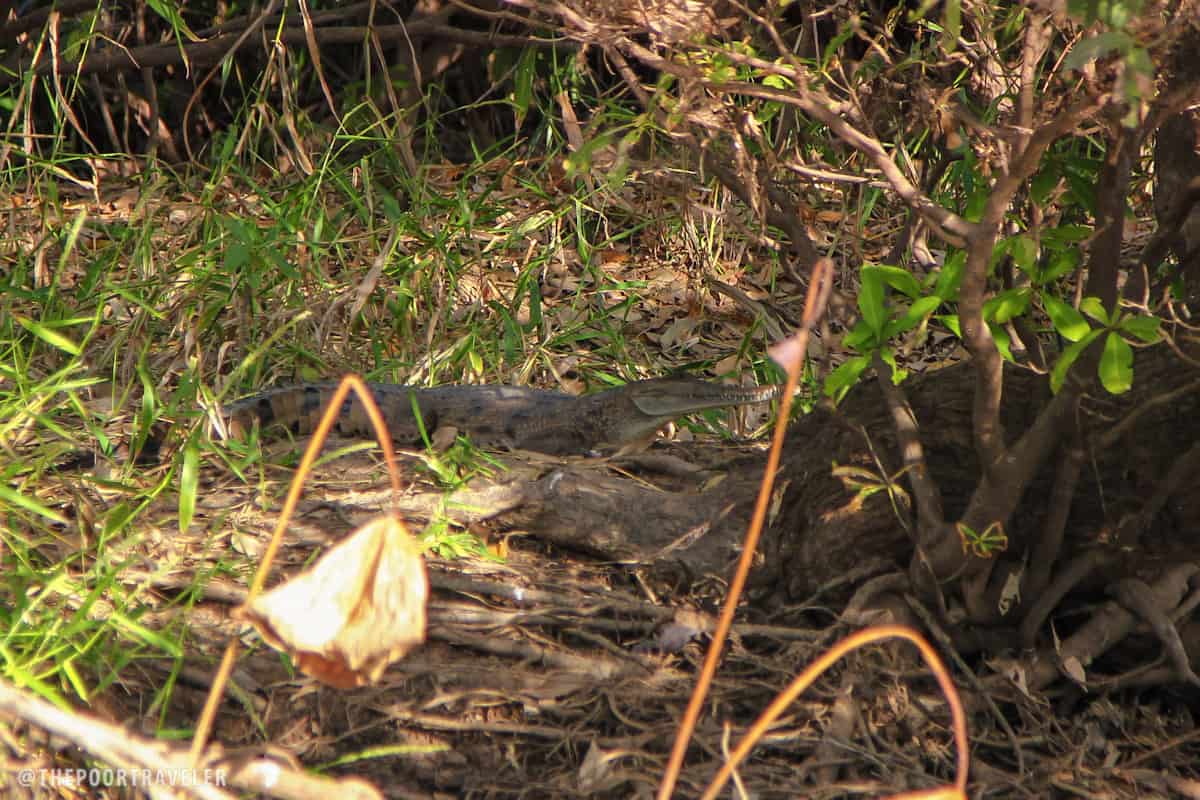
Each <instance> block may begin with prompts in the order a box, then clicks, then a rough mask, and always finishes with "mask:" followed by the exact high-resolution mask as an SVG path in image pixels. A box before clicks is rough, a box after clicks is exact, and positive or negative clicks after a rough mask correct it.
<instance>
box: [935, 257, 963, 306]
mask: <svg viewBox="0 0 1200 800" xmlns="http://www.w3.org/2000/svg"><path fill="white" fill-rule="evenodd" d="M966 263H967V253H966V251H965V250H958V251H956V252H954V253H952V254H950V256H948V257H947V258H946V263H945V264H943V265H942V268H941V269H940V270H938V279H937V285H936V286H934V289H933V293H934V294H936V295H937V296H938V297H940V298H942V300H943V301H945V302H951V301H954V300H957V299H958V287H959V284H961V283H962V276H963V267H964V266H966Z"/></svg>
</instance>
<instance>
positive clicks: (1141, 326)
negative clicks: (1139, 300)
mask: <svg viewBox="0 0 1200 800" xmlns="http://www.w3.org/2000/svg"><path fill="white" fill-rule="evenodd" d="M1161 322H1162V321H1161V320H1160V319H1159V318H1158V317H1126V318H1125V319H1123V320H1121V324H1120V326H1119V327H1120V329H1121V330H1123V331H1125V332H1126V333H1128V334H1130V335H1132V336H1136V337H1137V338H1138V339H1141V340H1142V341H1143V342H1145V343H1146V344H1154V343H1155V342H1157V341H1158V340H1159V338H1160V337H1159V335H1158V328H1159V325H1160V324H1161Z"/></svg>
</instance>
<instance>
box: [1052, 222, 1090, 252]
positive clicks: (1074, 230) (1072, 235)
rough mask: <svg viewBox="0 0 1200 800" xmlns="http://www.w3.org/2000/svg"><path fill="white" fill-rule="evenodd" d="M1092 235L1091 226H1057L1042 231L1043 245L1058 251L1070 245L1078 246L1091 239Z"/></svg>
mask: <svg viewBox="0 0 1200 800" xmlns="http://www.w3.org/2000/svg"><path fill="white" fill-rule="evenodd" d="M1091 235H1092V226H1091V225H1056V226H1055V227H1053V228H1047V229H1046V230H1044V231H1042V245H1043V246H1052V247H1054V248H1055V249H1058V248H1059V247H1064V246H1066V245H1068V244H1078V243H1079V242H1082V241H1084V240H1085V239H1088V238H1091Z"/></svg>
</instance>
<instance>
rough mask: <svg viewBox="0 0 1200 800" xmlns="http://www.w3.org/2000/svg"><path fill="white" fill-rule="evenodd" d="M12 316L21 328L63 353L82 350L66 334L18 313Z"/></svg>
mask: <svg viewBox="0 0 1200 800" xmlns="http://www.w3.org/2000/svg"><path fill="white" fill-rule="evenodd" d="M13 316H14V317H15V318H16V320H17V322H18V323H20V325H21V327H22V328H24V329H25V330H27V331H29V332H30V333H32V334H33V335H34V336H36V337H38V338H39V339H41V340H42V341H43V342H45V343H46V344H48V345H50V346H51V347H54V348H57V349H59V350H62V351H63V352H64V353H67V354H69V355H73V356H77V355H79V353H80V352H82V351H81V349H80V347H79V345H77V344H75V342H73V341H71V340H70V339H68V338H67V337H66V336H63V335H62V334H61V333H59V332H58V331H56V330H54V329H53V328H51V327H49V326H47V325H43V324H42V323H40V322H34V321H33V320H31V319H26V318H25V317H23V316H21V315H20V314H13Z"/></svg>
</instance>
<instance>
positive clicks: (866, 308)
mask: <svg viewBox="0 0 1200 800" xmlns="http://www.w3.org/2000/svg"><path fill="white" fill-rule="evenodd" d="M861 275H862V288H860V289H859V290H858V310H859V311H861V312H862V316H863V321H864V322H866V323H867V326H868V327H869V328H870V329H871V332H872V333H874V334H875V335H876V336H881V335H882V334H883V326H884V324H885V323H886V322H887V309H885V308H884V307H883V277H882V276H881V275H880V274H879V271H878V270H875V269H871V268H870V267H863V269H862V271H861Z"/></svg>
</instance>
